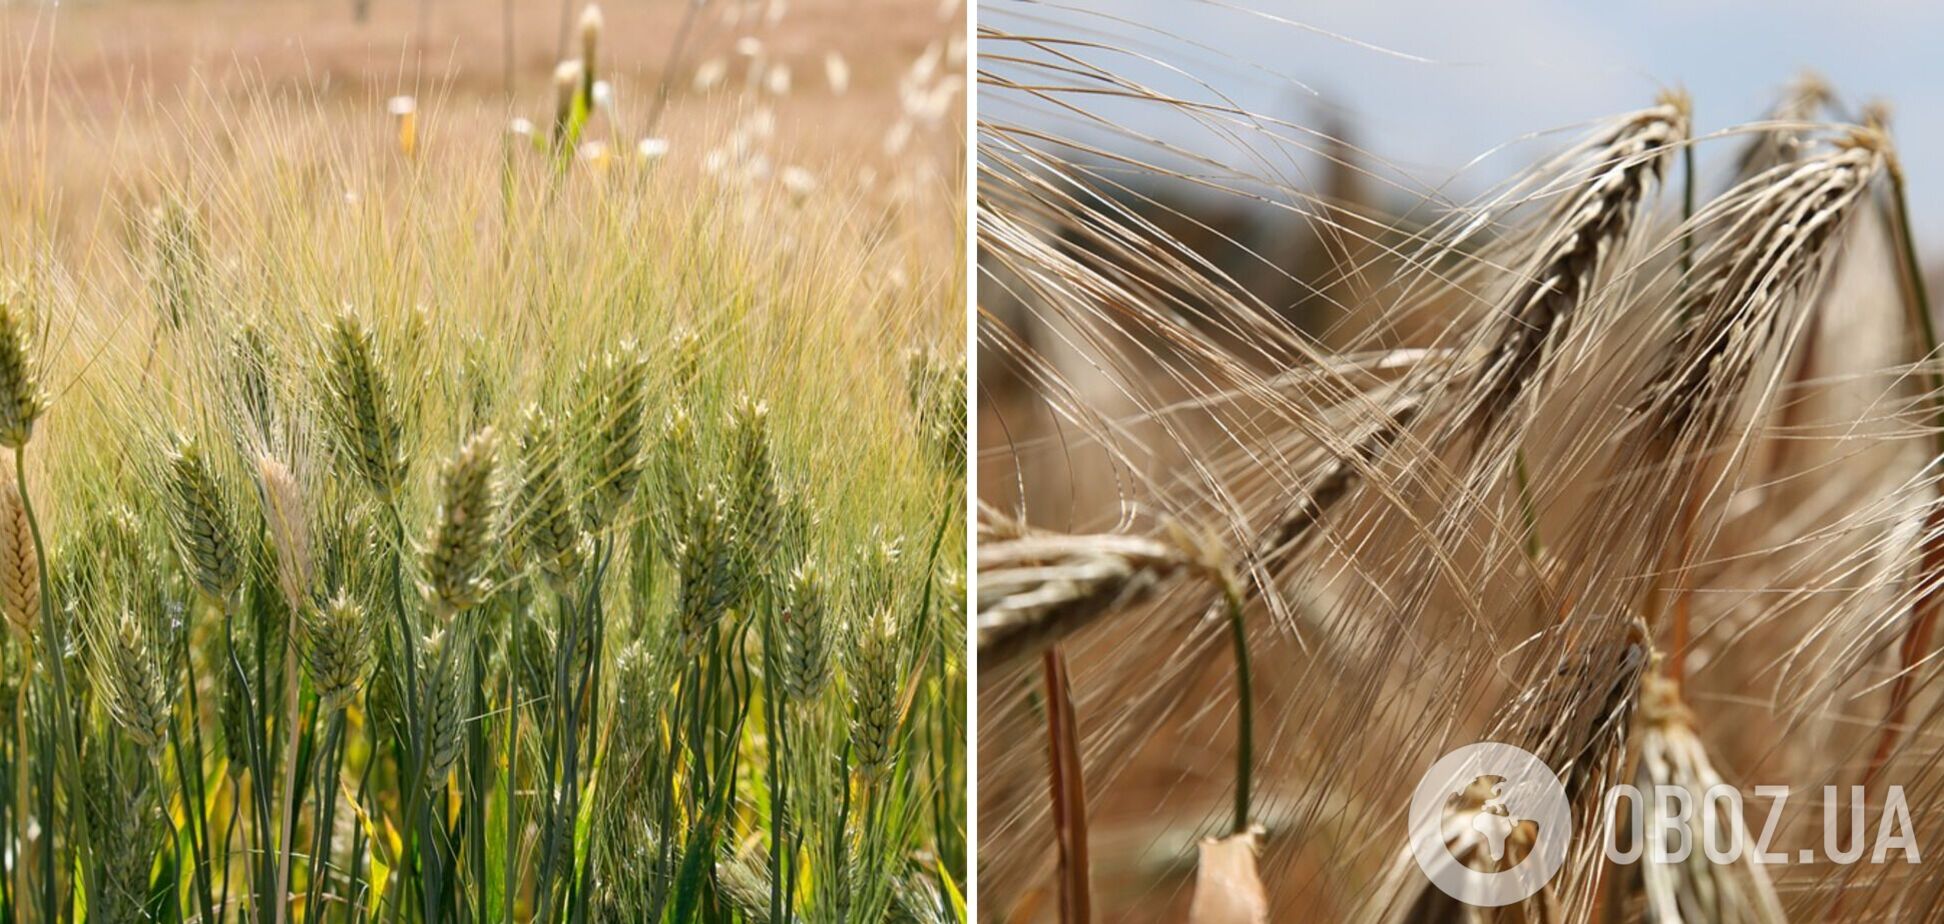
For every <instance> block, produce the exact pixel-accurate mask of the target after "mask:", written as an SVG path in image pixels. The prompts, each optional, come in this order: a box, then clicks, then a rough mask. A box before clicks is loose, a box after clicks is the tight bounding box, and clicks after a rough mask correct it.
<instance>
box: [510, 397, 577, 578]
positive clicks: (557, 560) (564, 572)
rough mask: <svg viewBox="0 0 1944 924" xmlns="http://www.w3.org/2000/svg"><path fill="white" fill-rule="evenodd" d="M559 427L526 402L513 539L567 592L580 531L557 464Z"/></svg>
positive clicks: (525, 555) (574, 568) (574, 570)
mask: <svg viewBox="0 0 1944 924" xmlns="http://www.w3.org/2000/svg"><path fill="white" fill-rule="evenodd" d="M560 456H561V446H560V433H559V428H558V426H557V425H556V424H555V423H554V420H553V418H552V417H551V416H550V415H548V414H547V413H546V412H545V411H542V410H540V409H539V408H537V407H534V408H529V409H528V410H527V414H526V427H525V429H524V431H522V432H521V434H520V487H519V498H518V519H517V520H516V521H515V523H516V527H517V533H518V535H517V537H516V539H517V541H518V543H519V545H520V546H521V552H522V553H523V554H522V557H523V558H524V559H525V560H526V561H527V562H529V563H531V564H533V565H536V566H537V567H539V569H540V571H541V573H542V574H543V575H545V576H546V578H547V582H548V584H549V585H550V586H552V587H553V589H554V590H556V591H558V592H562V593H564V592H566V591H567V589H568V588H570V587H572V586H573V584H574V582H575V581H576V580H578V579H579V578H580V571H581V565H582V563H583V561H584V559H585V556H584V554H583V552H584V550H583V548H582V546H583V541H584V538H585V537H584V536H583V534H582V533H581V530H580V523H579V520H578V518H576V517H575V516H574V507H573V505H572V504H571V503H570V502H569V501H568V499H567V485H566V481H565V478H564V477H563V475H562V472H561V470H560V468H561V467H560Z"/></svg>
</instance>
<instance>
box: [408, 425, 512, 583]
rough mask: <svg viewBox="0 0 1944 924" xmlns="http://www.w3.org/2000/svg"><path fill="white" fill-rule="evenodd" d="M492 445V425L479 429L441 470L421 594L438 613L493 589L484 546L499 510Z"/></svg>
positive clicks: (424, 555) (424, 558) (425, 555)
mask: <svg viewBox="0 0 1944 924" xmlns="http://www.w3.org/2000/svg"><path fill="white" fill-rule="evenodd" d="M496 445H497V444H496V442H495V437H494V434H493V429H492V428H491V427H488V428H486V429H484V430H481V431H479V432H478V433H477V434H474V435H473V437H472V439H469V440H467V441H466V444H465V445H464V446H462V447H460V449H459V452H458V454H457V455H455V456H453V458H452V459H451V460H450V461H448V462H447V463H446V464H445V466H444V468H443V469H442V470H441V471H440V473H439V510H438V515H437V517H436V518H435V519H434V522H433V524H432V534H431V536H430V537H429V538H428V540H427V541H426V544H425V549H424V551H423V552H422V553H421V564H422V565H423V567H424V571H425V587H424V592H425V596H426V598H427V600H428V601H429V602H430V603H431V606H432V609H433V610H434V612H436V613H438V614H440V615H441V616H442V617H450V616H451V615H452V614H454V613H457V612H460V611H462V610H467V609H471V608H472V607H474V606H477V605H479V602H480V601H481V600H484V599H485V598H486V595H487V593H488V592H489V591H490V589H491V587H490V581H489V580H488V577H487V570H488V566H489V565H490V564H491V558H490V557H489V556H488V555H487V554H486V552H487V548H486V547H487V544H488V542H489V541H490V539H491V537H492V535H493V524H494V518H495V516H496V515H497V512H498V504H497V502H496V499H495V498H494V496H493V469H494V465H495V463H496V456H495V448H496Z"/></svg>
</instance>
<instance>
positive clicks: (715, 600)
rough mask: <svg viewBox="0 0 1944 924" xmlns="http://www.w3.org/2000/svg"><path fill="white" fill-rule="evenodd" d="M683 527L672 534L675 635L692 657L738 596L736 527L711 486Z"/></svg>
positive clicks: (694, 504) (691, 507)
mask: <svg viewBox="0 0 1944 924" xmlns="http://www.w3.org/2000/svg"><path fill="white" fill-rule="evenodd" d="M687 511H688V517H687V522H685V523H684V524H682V527H683V528H682V529H681V530H680V531H679V532H676V533H674V535H675V537H676V538H675V540H674V547H673V549H672V550H671V551H672V553H673V555H672V557H673V558H674V559H675V573H676V578H677V581H678V585H679V586H678V587H677V590H676V596H677V602H676V618H677V620H678V622H677V632H678V633H679V635H680V638H681V645H682V651H683V652H684V653H685V654H689V655H693V654H694V653H696V652H698V651H700V650H701V648H702V643H703V640H704V638H705V637H706V636H707V634H708V631H709V629H710V628H711V627H713V626H714V625H715V624H716V623H717V622H718V621H720V620H721V619H722V617H723V616H724V615H726V614H727V613H728V611H729V609H730V608H731V607H733V606H734V605H735V602H736V597H737V595H738V593H739V591H740V588H738V586H737V569H736V562H735V554H736V548H735V527H734V524H733V522H732V520H731V511H730V509H729V504H728V502H727V500H726V499H725V498H724V497H723V494H722V489H721V488H720V487H718V486H717V485H716V484H715V482H713V481H711V482H709V483H706V484H704V485H703V486H702V489H701V491H700V492H699V494H698V495H697V496H696V497H695V498H694V499H693V501H692V502H691V503H690V504H689V505H688V506H687Z"/></svg>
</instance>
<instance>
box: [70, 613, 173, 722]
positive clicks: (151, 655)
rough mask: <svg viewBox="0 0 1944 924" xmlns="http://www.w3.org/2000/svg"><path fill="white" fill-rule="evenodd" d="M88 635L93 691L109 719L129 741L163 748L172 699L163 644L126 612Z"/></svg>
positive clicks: (164, 642) (139, 621)
mask: <svg viewBox="0 0 1944 924" xmlns="http://www.w3.org/2000/svg"><path fill="white" fill-rule="evenodd" d="M111 618H112V623H110V624H108V625H104V626H101V627H99V628H98V629H97V630H96V631H95V632H93V633H91V635H90V639H89V640H90V642H92V644H91V645H90V646H89V647H90V648H92V649H93V650H94V658H93V660H92V661H91V662H90V666H91V676H92V677H93V679H94V684H95V689H96V690H97V691H98V692H99V693H100V694H101V700H102V705H103V707H105V708H106V709H107V711H108V715H109V716H110V717H111V718H113V719H114V720H115V724H117V725H119V726H121V729H122V731H123V732H124V733H126V734H127V735H128V737H129V739H130V740H132V741H134V742H135V743H137V744H140V745H142V746H143V747H147V748H159V747H161V746H162V742H163V741H164V740H165V738H166V737H167V735H168V733H169V714H170V709H171V707H172V705H173V702H172V700H173V697H172V695H171V693H170V691H169V684H168V682H167V680H165V679H164V677H163V673H162V670H161V665H160V664H159V663H158V652H159V651H160V650H161V649H163V648H165V647H166V645H167V641H166V640H165V639H154V638H150V635H149V632H148V630H147V629H146V628H145V627H144V626H143V624H142V621H141V620H138V619H136V618H135V617H134V615H132V614H130V613H128V612H127V611H122V612H120V613H119V614H118V615H117V616H115V617H111Z"/></svg>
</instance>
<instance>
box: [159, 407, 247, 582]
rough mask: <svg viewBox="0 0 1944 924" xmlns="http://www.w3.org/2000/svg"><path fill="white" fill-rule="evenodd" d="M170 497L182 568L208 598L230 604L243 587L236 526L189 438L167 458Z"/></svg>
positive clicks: (172, 533) (173, 532) (171, 523)
mask: <svg viewBox="0 0 1944 924" xmlns="http://www.w3.org/2000/svg"><path fill="white" fill-rule="evenodd" d="M167 495H168V497H167V500H168V511H169V536H170V538H171V539H172V540H173V541H174V544H175V548H176V553H177V555H179V556H180V557H181V559H182V565H183V568H184V569H185V570H186V571H188V573H189V576H190V578H191V579H193V580H194V581H195V584H196V589H197V590H198V591H200V592H201V593H202V594H203V596H204V597H205V598H207V599H208V600H209V601H210V602H211V603H214V604H216V605H218V606H224V605H227V604H228V602H229V600H230V598H231V596H232V595H234V594H235V593H236V590H237V588H238V587H240V586H242V583H243V555H242V548H241V547H240V546H239V545H238V543H237V540H236V528H235V526H234V524H235V522H236V521H235V518H234V517H233V516H232V515H231V513H230V509H229V506H228V504H227V502H226V501H225V500H224V497H223V493H222V490H221V488H220V487H219V486H218V484H217V482H216V475H215V473H214V472H212V471H211V470H210V468H209V462H208V460H207V459H206V458H204V456H203V453H202V450H201V449H200V448H199V447H198V446H197V444H196V443H195V442H194V441H193V440H190V439H188V438H186V437H185V438H181V439H179V440H178V441H177V443H176V446H175V448H174V449H172V450H171V451H170V453H169V457H168V480H167Z"/></svg>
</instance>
